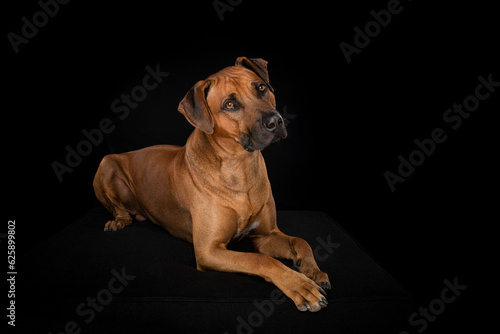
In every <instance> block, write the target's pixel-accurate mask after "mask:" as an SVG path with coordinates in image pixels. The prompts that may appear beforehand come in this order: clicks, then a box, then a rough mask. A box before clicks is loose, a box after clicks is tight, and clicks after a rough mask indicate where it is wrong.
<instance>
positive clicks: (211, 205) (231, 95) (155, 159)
mask: <svg viewBox="0 0 500 334" xmlns="http://www.w3.org/2000/svg"><path fill="white" fill-rule="evenodd" d="M178 110H179V111H180V112H181V113H182V114H183V115H184V116H185V117H186V118H187V120H188V121H189V122H190V123H191V124H192V125H193V126H194V127H195V129H194V131H193V133H192V134H191V135H190V136H189V138H188V140H187V142H186V145H185V146H183V147H179V146H172V145H157V146H152V147H147V148H144V149H141V150H137V151H133V152H128V153H123V154H111V155H107V156H105V157H104V159H103V160H102V162H101V164H100V165H99V169H98V170H97V173H96V175H95V179H94V190H95V194H96V196H97V198H98V199H99V201H100V202H101V203H102V204H103V205H104V206H105V207H106V208H107V209H108V210H109V211H110V212H111V213H112V214H113V216H114V218H115V219H114V220H111V221H108V222H107V223H106V225H105V227H104V230H105V231H117V230H119V229H122V228H124V227H126V226H127V225H130V224H131V223H132V219H133V218H135V219H136V220H138V221H143V220H149V221H151V222H153V223H156V224H158V225H160V226H161V227H163V228H164V229H165V230H167V231H168V232H169V233H170V234H172V235H173V236H175V237H177V238H180V239H183V240H186V241H188V242H190V243H192V244H193V246H194V252H195V256H196V263H197V269H198V270H202V271H205V270H217V271H225V272H234V273H245V274H250V275H257V276H260V277H262V278H264V279H265V280H266V281H268V282H272V283H273V284H275V285H276V286H277V287H278V288H279V289H281V290H282V291H283V293H284V294H285V295H287V296H288V297H289V298H291V299H292V300H293V301H294V303H295V305H296V306H297V308H298V309H299V310H300V311H307V310H309V311H311V312H315V311H319V310H320V309H321V308H323V307H326V306H327V301H326V298H325V297H324V296H325V295H326V293H325V291H324V289H330V288H331V285H330V281H329V279H328V275H327V274H326V273H324V272H322V271H321V270H320V269H319V268H318V266H317V264H316V261H315V260H314V256H313V252H312V250H311V247H310V246H309V245H308V244H307V242H305V241H304V240H303V239H301V238H297V237H291V236H288V235H285V234H284V233H282V232H281V231H280V230H279V229H278V227H277V225H276V206H275V204H274V198H273V195H272V193H271V185H270V183H269V179H268V177H267V170H266V165H265V163H264V158H263V157H262V154H261V152H260V151H261V150H262V149H264V148H265V147H267V146H268V145H269V144H271V143H273V142H276V141H278V140H280V139H283V138H285V137H286V135H287V131H286V127H285V122H284V120H283V118H282V117H281V115H280V114H279V112H278V111H277V110H276V101H275V97H274V90H273V88H272V87H271V85H270V84H269V75H268V71H267V62H266V61H265V60H263V59H260V58H246V57H240V58H238V59H237V60H236V64H235V66H230V67H227V68H224V69H222V70H221V71H219V72H217V73H215V74H213V75H211V76H209V77H208V78H207V79H206V80H201V81H198V82H197V83H196V84H195V85H194V86H193V87H192V88H191V89H190V90H189V91H188V92H187V94H186V96H185V97H184V99H183V100H182V101H181V102H180V104H179V108H178ZM243 237H249V238H250V239H251V241H252V243H253V245H254V248H255V250H256V253H243V252H236V251H231V250H228V249H227V245H228V244H229V243H230V242H234V241H238V240H240V239H241V238H243ZM275 258H284V259H290V260H293V263H294V265H295V266H296V267H297V268H298V269H299V270H300V272H297V271H295V270H292V269H290V268H288V267H287V266H285V265H284V264H283V263H281V262H280V261H278V260H276V259H275Z"/></svg>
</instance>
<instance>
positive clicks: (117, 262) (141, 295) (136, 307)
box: [17, 208, 414, 334]
mask: <svg viewBox="0 0 500 334" xmlns="http://www.w3.org/2000/svg"><path fill="white" fill-rule="evenodd" d="M111 218H112V216H111V215H110V214H109V213H108V212H107V211H106V210H105V209H104V208H94V209H92V210H90V211H89V212H88V213H87V214H86V215H84V216H83V217H81V218H80V219H79V220H78V221H76V222H75V223H73V224H71V225H70V226H68V227H67V228H66V229H64V230H63V231H61V232H60V233H59V234H57V235H56V236H54V237H52V238H51V239H49V240H47V241H45V242H43V243H42V244H40V245H39V246H37V247H36V248H35V249H33V250H31V251H30V252H29V253H27V254H24V256H23V257H22V259H20V260H19V261H18V262H19V267H20V268H19V273H22V275H18V282H19V283H18V286H19V290H20V291H21V289H22V291H23V294H22V297H21V296H20V297H19V298H18V301H17V304H18V308H17V314H18V321H17V327H18V328H23V329H25V330H27V331H28V332H33V333H42V332H43V333H48V332H52V333H54V334H55V333H60V332H67V333H79V332H78V330H81V332H80V333H267V332H269V333H306V332H307V333H311V332H315V331H316V332H318V331H320V332H325V330H328V332H330V333H336V334H341V333H358V334H359V333H370V334H372V333H397V332H399V330H401V329H402V328H404V324H405V322H406V321H407V317H408V314H410V313H411V312H412V311H413V310H414V306H413V301H412V298H411V297H410V296H409V295H408V293H407V292H405V290H404V289H403V288H402V287H401V286H400V284H399V283H398V282H397V281H396V280H395V279H394V278H393V277H392V276H391V275H389V274H388V273H387V272H386V271H385V270H384V269H383V268H382V267H381V266H380V265H379V264H378V263H376V262H375V261H374V260H373V259H372V258H371V257H370V255H368V254H367V253H366V252H365V250H364V249H363V248H362V247H361V246H360V245H359V244H358V243H357V241H356V240H354V239H353V238H352V237H351V236H350V235H349V234H348V233H346V232H345V231H344V230H343V229H342V228H341V227H339V226H338V225H336V224H335V223H334V222H333V221H332V220H331V219H330V218H329V217H328V216H327V215H325V214H323V213H321V212H307V211H280V212H278V226H279V227H280V229H281V230H282V231H283V232H285V233H287V234H290V235H293V236H299V237H302V238H304V239H305V240H306V241H307V242H308V243H309V244H310V245H311V247H312V249H313V250H314V252H315V255H316V257H317V262H318V265H319V267H320V268H321V269H322V270H323V271H325V272H327V273H328V275H329V277H330V280H331V282H332V286H333V288H332V290H331V291H329V292H328V297H327V300H328V307H327V308H325V309H322V310H321V311H319V312H317V313H310V312H299V311H298V310H297V309H296V308H295V305H294V304H293V302H292V301H291V300H290V299H288V298H286V297H285V296H284V295H283V294H282V293H281V292H280V291H279V290H278V289H277V288H276V287H275V286H274V285H273V284H271V283H268V282H266V281H264V280H263V279H262V278H259V277H252V276H247V275H241V274H231V273H222V272H200V271H198V270H196V262H195V257H194V251H193V246H192V245H191V244H189V243H186V242H184V241H181V240H179V239H176V238H174V237H172V236H171V235H170V234H169V233H168V232H166V231H165V230H163V229H162V228H160V227H158V226H156V225H154V224H152V223H150V222H135V223H134V224H132V225H131V226H129V227H127V228H125V229H123V230H121V231H118V232H114V233H111V232H103V227H104V224H105V222H106V221H107V220H109V219H111ZM234 249H236V250H242V251H252V248H251V245H250V244H249V242H245V241H242V242H241V243H239V244H237V245H235V246H234ZM284 263H285V264H287V265H288V266H290V267H292V263H291V262H290V261H284ZM21 276H22V277H21Z"/></svg>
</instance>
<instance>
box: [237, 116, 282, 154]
mask: <svg viewBox="0 0 500 334" xmlns="http://www.w3.org/2000/svg"><path fill="white" fill-rule="evenodd" d="M257 123H260V124H259V125H258V126H257V127H256V129H254V130H253V131H252V132H251V133H250V134H249V135H245V136H243V138H242V140H241V145H242V146H243V148H244V149H245V150H246V151H248V152H253V151H256V150H263V149H264V148H266V147H267V146H268V145H269V144H271V143H274V142H277V141H279V140H281V139H285V138H286V136H287V132H286V126H285V120H284V119H283V117H282V116H281V115H280V114H279V113H278V112H277V111H276V110H273V111H271V112H265V113H263V116H262V118H261V119H260V121H258V122H257Z"/></svg>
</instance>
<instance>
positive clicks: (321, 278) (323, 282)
mask: <svg viewBox="0 0 500 334" xmlns="http://www.w3.org/2000/svg"><path fill="white" fill-rule="evenodd" d="M299 269H300V272H301V273H303V274H304V275H306V276H307V277H309V278H310V279H312V280H313V281H314V282H316V284H318V285H319V286H320V287H322V288H323V289H326V290H330V289H331V288H332V285H331V284H330V279H329V278H328V274H327V273H324V272H322V271H321V270H320V269H318V267H313V266H307V267H306V266H305V265H303V266H301V267H299Z"/></svg>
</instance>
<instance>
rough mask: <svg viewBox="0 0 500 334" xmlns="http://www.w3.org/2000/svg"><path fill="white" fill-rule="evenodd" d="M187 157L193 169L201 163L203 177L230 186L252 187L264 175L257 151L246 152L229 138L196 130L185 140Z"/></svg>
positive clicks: (262, 164)
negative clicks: (211, 178)
mask: <svg viewBox="0 0 500 334" xmlns="http://www.w3.org/2000/svg"><path fill="white" fill-rule="evenodd" d="M194 152H195V153H194ZM193 153H194V154H193ZM186 159H187V162H188V164H189V166H190V168H191V169H192V170H193V171H195V172H196V171H198V167H201V166H203V168H202V169H200V170H199V171H200V172H202V173H203V174H204V176H205V177H207V178H210V177H213V178H216V179H218V180H219V182H220V181H222V182H224V183H225V184H226V185H227V186H228V187H229V188H238V189H241V190H244V189H245V188H249V187H251V186H252V184H253V181H254V180H257V179H258V178H259V176H261V175H260V174H261V173H263V172H264V173H265V174H267V171H266V169H265V163H264V158H263V157H262V154H261V153H260V151H255V152H252V153H250V152H247V151H245V150H244V149H243V147H242V146H241V144H239V143H237V142H236V141H235V140H234V139H232V138H228V137H220V136H217V135H215V134H212V135H208V134H206V133H204V132H203V131H201V130H199V129H195V130H194V131H193V133H192V134H191V136H189V138H188V140H187V142H186ZM207 162H208V164H207ZM207 167H208V168H210V171H208V170H207ZM207 174H210V175H207Z"/></svg>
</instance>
